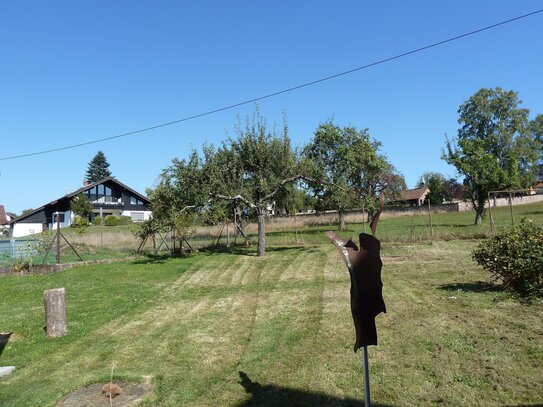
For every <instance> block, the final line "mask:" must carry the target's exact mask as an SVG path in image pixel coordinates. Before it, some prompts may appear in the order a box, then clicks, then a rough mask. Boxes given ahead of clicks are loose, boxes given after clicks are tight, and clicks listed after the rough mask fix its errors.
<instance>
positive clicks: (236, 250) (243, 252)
mask: <svg viewBox="0 0 543 407" xmlns="http://www.w3.org/2000/svg"><path fill="white" fill-rule="evenodd" d="M256 250H257V247H256V245H252V246H230V247H226V246H214V247H206V248H204V249H200V253H205V254H233V255H240V256H254V257H256ZM288 250H290V251H292V252H297V251H302V250H311V248H310V247H305V246H271V247H266V253H274V252H283V251H288Z"/></svg>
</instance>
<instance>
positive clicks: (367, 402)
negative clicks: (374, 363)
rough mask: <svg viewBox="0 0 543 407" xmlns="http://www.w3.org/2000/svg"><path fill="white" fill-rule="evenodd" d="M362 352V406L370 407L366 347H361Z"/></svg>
mask: <svg viewBox="0 0 543 407" xmlns="http://www.w3.org/2000/svg"><path fill="white" fill-rule="evenodd" d="M362 350H363V351H364V352H363V353H362V362H363V365H364V405H365V407H371V400H370V368H369V365H368V347H367V346H366V345H364V346H363V347H362Z"/></svg>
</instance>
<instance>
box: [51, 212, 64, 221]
mask: <svg viewBox="0 0 543 407" xmlns="http://www.w3.org/2000/svg"><path fill="white" fill-rule="evenodd" d="M57 216H58V218H59V221H60V223H64V214H63V213H58V214H56V213H54V214H53V223H57Z"/></svg>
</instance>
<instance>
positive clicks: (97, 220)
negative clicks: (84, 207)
mask: <svg viewBox="0 0 543 407" xmlns="http://www.w3.org/2000/svg"><path fill="white" fill-rule="evenodd" d="M92 224H93V225H94V226H100V225H101V224H102V217H101V216H97V217H96V218H94V220H93V221H92Z"/></svg>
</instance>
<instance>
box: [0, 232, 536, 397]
mask: <svg viewBox="0 0 543 407" xmlns="http://www.w3.org/2000/svg"><path fill="white" fill-rule="evenodd" d="M474 245H475V242H474V241H469V240H462V241H446V242H445V241H431V242H426V243H417V244H409V243H404V244H400V243H395V244H393V243H385V244H384V245H383V251H382V257H383V261H384V268H383V281H384V297H385V301H386V304H387V308H388V313H387V314H381V315H380V316H379V317H378V318H377V326H378V333H379V340H380V343H379V346H377V347H370V349H369V355H370V369H371V391H372V400H373V402H374V405H375V406H376V407H378V406H436V405H444V406H521V405H522V406H525V405H526V406H534V405H538V404H540V403H543V391H542V389H543V368H542V366H543V304H542V303H541V302H535V303H532V304H526V303H523V302H520V301H518V300H517V299H514V298H512V297H511V296H510V295H508V294H507V293H505V292H503V291H501V290H500V289H499V287H496V286H494V285H492V284H490V283H489V278H488V275H487V274H486V273H485V272H483V271H482V270H480V269H478V268H477V267H476V266H475V265H474V263H473V262H472V261H471V259H470V250H471V249H472V248H473V246H474ZM253 253H254V247H253V248H248V249H245V248H244V249H235V250H234V252H201V253H197V254H194V255H192V256H189V257H186V258H177V259H168V258H164V259H161V258H156V259H147V258H143V259H142V260H140V261H135V262H122V263H117V264H108V265H96V266H86V267H79V268H74V269H71V270H67V271H63V272H60V273H56V274H49V275H44V276H24V277H21V276H9V277H3V278H0V311H1V312H0V331H13V332H14V337H13V340H12V341H10V343H9V345H8V346H7V348H6V349H5V351H4V353H3V354H2V355H1V356H0V365H16V366H18V369H17V370H16V371H15V372H14V373H12V374H10V375H9V376H5V377H3V378H0V406H25V407H26V406H52V405H54V403H55V401H56V400H58V399H59V398H61V397H62V396H63V395H65V394H67V393H69V392H71V391H72V390H75V389H77V388H79V387H82V386H86V385H89V384H91V383H96V382H100V383H106V382H108V381H109V376H110V373H111V368H112V365H113V366H114V380H122V381H125V382H143V381H144V380H146V379H147V380H151V383H152V392H151V394H150V395H149V397H148V398H147V399H146V401H145V402H144V403H143V405H146V406H183V405H189V406H245V405H267V406H273V405H284V406H294V405H311V406H313V405H317V406H318V405H323V406H325V405H326V406H346V405H362V404H363V387H362V382H363V380H362V368H361V355H360V353H358V354H354V353H353V351H352V346H353V342H354V329H353V326H352V320H351V315H350V308H349V277H348V273H347V270H346V269H345V266H344V265H343V263H342V262H341V259H340V258H339V256H338V254H337V253H336V251H335V249H334V248H333V246H332V245H330V244H323V245H316V246H305V247H289V248H282V247H275V248H273V247H272V248H269V249H268V252H267V254H266V257H265V258H257V257H255V256H254V255H253ZM56 287H65V288H66V292H67V302H68V319H69V333H68V335H67V336H66V337H64V338H58V339H46V338H45V337H44V334H43V330H42V327H43V324H44V315H43V303H42V293H43V290H45V289H49V288H56Z"/></svg>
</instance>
